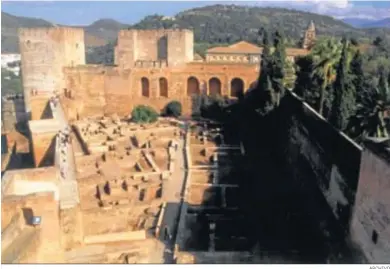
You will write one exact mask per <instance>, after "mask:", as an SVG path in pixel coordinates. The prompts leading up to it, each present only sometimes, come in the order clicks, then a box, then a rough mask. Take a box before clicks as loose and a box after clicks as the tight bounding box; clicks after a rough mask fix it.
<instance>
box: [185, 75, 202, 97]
mask: <svg viewBox="0 0 390 269" xmlns="http://www.w3.org/2000/svg"><path fill="white" fill-rule="evenodd" d="M195 94H200V89H199V81H198V79H197V78H196V77H189V78H188V80H187V95H188V96H192V95H195Z"/></svg>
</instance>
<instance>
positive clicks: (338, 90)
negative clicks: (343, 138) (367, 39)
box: [330, 39, 355, 131]
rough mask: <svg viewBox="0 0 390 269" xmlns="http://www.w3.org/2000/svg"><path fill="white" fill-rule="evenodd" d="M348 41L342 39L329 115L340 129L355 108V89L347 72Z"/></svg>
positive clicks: (346, 123)
mask: <svg viewBox="0 0 390 269" xmlns="http://www.w3.org/2000/svg"><path fill="white" fill-rule="evenodd" d="M348 43H349V42H348V41H347V40H345V39H343V51H342V55H341V58H340V62H339V64H338V67H337V77H336V81H335V83H334V87H333V89H334V99H333V102H332V109H331V115H330V122H331V123H332V124H333V125H334V126H335V127H336V128H338V129H340V130H341V131H343V130H345V129H346V128H347V125H348V121H349V119H350V117H351V116H352V115H353V114H354V110H355V89H354V86H353V83H352V79H351V76H350V73H349V72H348V70H349V66H348V47H349V44H348Z"/></svg>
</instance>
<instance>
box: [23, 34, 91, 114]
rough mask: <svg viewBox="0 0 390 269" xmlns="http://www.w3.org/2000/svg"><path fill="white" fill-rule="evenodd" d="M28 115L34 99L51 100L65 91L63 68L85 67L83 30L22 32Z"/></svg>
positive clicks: (24, 86)
mask: <svg viewBox="0 0 390 269" xmlns="http://www.w3.org/2000/svg"><path fill="white" fill-rule="evenodd" d="M19 48H20V53H21V64H22V65H21V68H22V74H23V75H22V76H23V89H24V100H25V106H26V112H27V113H29V114H31V109H33V107H32V106H31V98H32V97H33V96H39V97H45V98H47V99H49V98H50V97H51V96H53V95H54V93H56V92H62V91H63V88H64V73H63V68H64V67H66V66H76V65H83V64H85V46H84V30H83V29H76V28H66V27H52V28H34V29H28V28H22V29H19Z"/></svg>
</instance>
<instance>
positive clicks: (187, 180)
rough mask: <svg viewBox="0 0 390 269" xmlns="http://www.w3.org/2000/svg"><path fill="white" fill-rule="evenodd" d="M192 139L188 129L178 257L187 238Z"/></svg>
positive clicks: (178, 230) (185, 145)
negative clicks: (186, 223) (186, 221)
mask: <svg viewBox="0 0 390 269" xmlns="http://www.w3.org/2000/svg"><path fill="white" fill-rule="evenodd" d="M190 141H191V135H190V131H189V130H188V129H187V133H186V136H185V141H184V150H185V152H184V153H185V154H184V166H185V167H186V168H187V171H186V172H185V173H186V174H185V179H184V180H185V182H184V184H183V186H184V192H183V194H182V197H183V198H182V199H183V200H182V202H181V205H180V206H181V208H180V215H179V224H178V227H177V236H176V242H175V250H174V257H177V254H178V253H179V251H180V250H182V249H183V245H184V239H185V231H184V230H185V218H186V213H187V208H188V204H187V202H186V197H187V196H188V191H189V186H191V172H190V171H189V169H190V166H191V154H190V147H189V144H190Z"/></svg>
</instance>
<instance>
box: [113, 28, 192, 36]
mask: <svg viewBox="0 0 390 269" xmlns="http://www.w3.org/2000/svg"><path fill="white" fill-rule="evenodd" d="M134 33H140V34H143V33H149V34H151V33H156V34H157V33H160V34H168V33H192V34H193V33H194V32H193V31H192V30H190V29H164V28H161V29H126V30H120V31H119V33H118V37H125V36H132V35H133V34H134Z"/></svg>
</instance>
